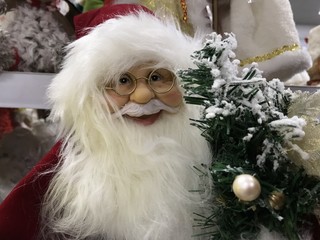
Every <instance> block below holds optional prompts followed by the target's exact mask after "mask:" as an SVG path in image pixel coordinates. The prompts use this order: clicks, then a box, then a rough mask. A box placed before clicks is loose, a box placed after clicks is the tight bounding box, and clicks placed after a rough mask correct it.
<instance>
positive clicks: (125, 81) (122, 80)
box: [117, 74, 133, 85]
mask: <svg viewBox="0 0 320 240" xmlns="http://www.w3.org/2000/svg"><path fill="white" fill-rule="evenodd" d="M131 84H133V80H132V79H131V77H130V76H129V75H127V74H125V75H122V76H121V77H120V78H119V80H118V82H117V85H131Z"/></svg>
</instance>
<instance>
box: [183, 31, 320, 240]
mask: <svg viewBox="0 0 320 240" xmlns="http://www.w3.org/2000/svg"><path fill="white" fill-rule="evenodd" d="M235 47H236V42H235V40H234V36H233V35H228V36H227V37H226V38H225V39H222V37H221V36H220V35H216V34H212V35H211V36H210V37H209V38H208V40H207V42H206V43H205V44H204V47H203V49H201V50H200V51H197V52H195V53H194V55H193V56H192V58H193V60H194V63H195V65H196V66H197V67H196V68H194V69H187V70H181V71H180V72H179V75H180V77H181V78H182V79H183V82H184V88H185V89H186V92H187V96H186V97H185V99H186V101H187V102H188V103H190V104H196V105H201V106H203V109H204V110H203V117H202V118H201V119H200V120H194V121H193V124H194V125H195V126H197V127H198V128H200V129H201V130H202V134H203V136H204V137H205V138H206V139H207V141H208V142H209V143H210V146H211V149H212V154H213V160H212V164H211V166H210V171H211V176H210V177H211V178H212V181H213V185H214V187H213V194H214V198H213V199H212V203H211V204H210V209H211V211H210V212H208V213H207V215H206V216H199V218H198V219H197V221H198V225H199V226H200V227H203V228H212V231H210V233H208V236H210V239H225V240H230V239H239V238H240V236H242V237H245V239H256V236H257V235H258V234H259V232H260V227H261V225H263V226H265V227H267V228H268V229H269V230H270V231H277V232H280V233H282V234H283V235H285V236H286V237H287V238H288V239H293V240H295V239H298V238H299V237H298V236H299V231H300V230H301V229H300V228H301V226H302V225H306V222H305V216H307V215H308V214H311V213H312V212H313V210H314V207H315V205H316V204H318V203H319V198H318V195H319V193H320V184H319V180H318V179H316V178H314V177H311V176H308V175H306V174H305V171H304V170H303V169H299V168H298V167H296V166H295V165H294V164H293V163H292V162H291V161H290V159H289V158H288V156H287V154H286V148H285V147H286V146H290V144H292V143H291V141H292V140H294V139H299V138H302V136H303V131H302V127H303V126H304V124H305V122H304V121H303V120H302V119H299V118H297V117H293V118H288V117H287V116H286V115H287V110H288V107H289V105H290V103H291V101H292V92H290V91H288V90H285V89H284V86H283V84H282V83H281V82H280V81H279V80H272V81H270V82H267V81H266V80H265V79H264V78H262V76H261V72H260V71H259V70H258V69H257V68H256V66H255V65H253V66H252V67H251V68H250V69H245V70H244V71H243V72H242V75H241V77H238V75H239V74H238V70H237V66H238V63H239V61H238V60H236V59H233V58H234V53H233V49H235ZM243 173H246V174H251V175H254V176H255V177H256V178H257V179H258V181H259V182H260V184H261V188H262V191H261V194H260V196H259V197H258V198H257V199H256V200H253V201H251V202H243V201H240V200H239V199H238V198H237V197H236V196H235V194H234V193H233V191H232V188H231V186H232V183H233V181H234V179H235V177H236V176H237V175H240V174H243ZM275 191H276V192H281V193H283V194H284V195H285V202H284V203H285V204H284V206H283V208H281V209H279V210H276V209H274V208H273V207H272V205H271V204H270V196H272V193H273V192H275Z"/></svg>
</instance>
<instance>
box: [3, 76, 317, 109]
mask: <svg viewBox="0 0 320 240" xmlns="http://www.w3.org/2000/svg"><path fill="white" fill-rule="evenodd" d="M54 76H55V74H53V73H31V72H2V73H0V107H2V108H3V107H8V108H35V109H50V106H49V104H48V100H47V97H46V91H47V88H48V85H49V84H50V82H51V80H52V79H53V77H54ZM287 88H290V89H291V90H292V91H298V90H300V91H307V92H312V93H313V92H316V91H318V90H320V87H309V86H287Z"/></svg>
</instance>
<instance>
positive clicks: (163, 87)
mask: <svg viewBox="0 0 320 240" xmlns="http://www.w3.org/2000/svg"><path fill="white" fill-rule="evenodd" d="M138 79H145V80H147V82H148V85H149V87H150V88H151V89H152V90H153V91H154V92H156V93H167V92H169V91H170V90H171V89H172V88H173V86H174V85H175V82H176V75H175V74H174V73H173V72H171V71H170V70H168V69H165V68H159V69H155V70H153V71H152V72H151V73H150V74H149V76H148V77H140V78H136V77H135V76H134V75H132V74H131V73H130V72H127V73H125V74H122V75H121V76H120V78H119V79H118V81H115V82H113V83H112V84H111V86H108V87H106V88H105V89H110V90H113V91H115V92H116V93H117V94H119V95H120V96H126V95H130V94H131V93H133V92H134V90H136V88H137V80H138Z"/></svg>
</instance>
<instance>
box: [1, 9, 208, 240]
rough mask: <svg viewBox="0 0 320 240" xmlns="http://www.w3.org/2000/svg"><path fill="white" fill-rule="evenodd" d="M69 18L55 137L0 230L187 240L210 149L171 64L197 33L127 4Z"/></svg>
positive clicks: (23, 235) (25, 235)
mask: <svg viewBox="0 0 320 240" xmlns="http://www.w3.org/2000/svg"><path fill="white" fill-rule="evenodd" d="M75 26H76V31H77V34H78V39H77V40H76V41H74V42H73V43H71V44H70V45H69V46H68V49H67V50H68V54H67V56H66V59H65V61H64V64H63V66H62V70H61V71H60V73H58V74H57V75H56V77H55V78H54V79H53V81H52V83H51V85H50V86H49V89H48V96H49V99H50V101H51V104H52V111H51V119H52V120H53V121H55V122H57V123H58V129H57V134H58V136H59V138H58V139H59V141H58V143H57V144H56V145H55V146H54V147H53V148H52V150H51V151H50V152H49V153H48V154H47V155H46V156H45V157H44V158H43V159H42V160H41V161H40V162H39V163H38V164H37V165H36V166H35V167H34V168H33V169H32V171H31V172H30V173H29V174H28V175H27V176H26V177H25V178H23V179H22V180H21V181H20V182H19V183H18V185H17V186H16V187H15V188H14V189H13V191H12V192H11V193H10V194H9V195H8V197H7V198H6V199H5V200H4V201H3V203H2V204H1V205H0V239H2V240H13V239H20V240H34V239H46V240H48V239H108V240H111V239H117V240H123V239H130V240H142V239H148V240H151V239H158V240H170V239H171V240H179V239H181V240H186V239H194V238H193V237H192V235H193V234H194V233H195V231H194V230H193V225H194V217H195V216H194V215H193V213H194V212H198V207H199V206H201V202H202V201H203V200H205V198H206V197H207V196H208V194H207V193H203V192H201V190H203V188H204V187H203V184H206V182H205V179H204V181H203V179H202V178H201V176H200V175H201V174H203V173H201V171H197V170H196V169H197V166H200V165H201V164H208V162H209V160H210V151H209V148H208V145H207V143H206V141H205V140H204V139H203V138H202V136H201V134H200V132H199V130H198V129H197V128H196V127H194V126H191V125H190V118H194V119H196V118H197V117H198V115H199V109H196V108H195V107H193V106H188V105H187V104H186V103H185V102H184V100H183V90H182V89H181V88H180V83H179V81H180V80H179V78H178V77H177V76H176V75H175V72H176V71H177V70H178V69H180V68H187V67H192V66H193V63H192V61H191V58H190V54H191V53H192V52H193V51H194V50H196V49H199V48H200V46H201V40H200V39H196V38H191V37H189V36H187V35H184V34H183V33H182V32H181V31H180V30H179V29H178V28H177V27H176V25H175V24H173V23H170V22H163V21H161V20H160V19H159V18H157V17H155V16H154V15H153V14H152V13H151V12H150V11H149V10H148V9H146V8H144V7H140V6H138V5H130V4H124V5H114V6H106V7H103V8H99V9H97V10H93V11H89V12H87V13H84V14H82V15H79V16H78V17H77V18H76V19H75ZM207 189H210V188H207ZM198 213H199V212H198ZM195 239H197V238H195Z"/></svg>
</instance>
